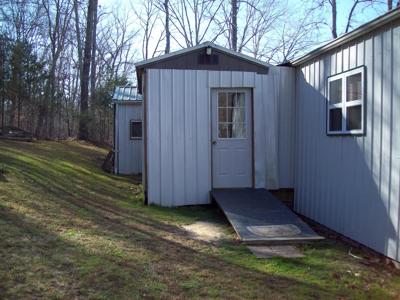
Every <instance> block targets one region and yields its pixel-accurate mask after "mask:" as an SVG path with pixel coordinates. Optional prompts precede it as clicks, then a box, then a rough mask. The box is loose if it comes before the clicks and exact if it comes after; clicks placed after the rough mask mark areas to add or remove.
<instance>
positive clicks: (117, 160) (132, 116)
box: [112, 86, 143, 175]
mask: <svg viewBox="0 0 400 300" xmlns="http://www.w3.org/2000/svg"><path fill="white" fill-rule="evenodd" d="M112 101H113V104H114V149H113V151H114V173H116V174H124V175H132V174H140V173H142V165H143V159H142V156H143V141H142V121H143V118H142V115H143V113H142V97H141V95H139V94H137V89H136V87H135V86H117V87H116V88H115V91H114V95H113V99H112Z"/></svg>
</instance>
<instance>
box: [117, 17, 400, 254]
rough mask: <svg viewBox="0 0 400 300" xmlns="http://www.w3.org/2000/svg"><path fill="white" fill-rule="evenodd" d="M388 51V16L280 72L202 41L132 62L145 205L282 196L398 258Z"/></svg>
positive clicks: (398, 141) (397, 110) (395, 135)
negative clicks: (223, 194) (236, 193)
mask: <svg viewBox="0 0 400 300" xmlns="http://www.w3.org/2000/svg"><path fill="white" fill-rule="evenodd" d="M399 52H400V10H399V9H397V10H394V11H391V12H389V13H387V14H386V15H384V16H382V17H380V18H378V19H376V20H374V21H372V22H370V23H368V24H366V25H363V26H362V27H360V28H359V29H357V30H355V31H353V32H351V33H349V34H346V35H344V36H342V37H340V38H338V39H336V40H334V41H332V42H330V43H329V44H327V45H325V46H323V47H321V48H319V49H317V50H315V51H313V52H311V53H309V54H307V55H305V56H304V57H302V58H300V59H298V60H296V61H294V62H293V63H292V66H291V67H283V66H272V65H268V64H266V63H263V62H261V61H258V60H255V59H253V58H250V57H247V56H245V55H242V54H238V53H235V52H232V51H230V50H228V49H225V48H222V47H219V46H216V45H214V44H212V43H204V44H201V45H199V46H196V47H193V48H189V49H184V50H181V51H178V52H175V53H171V54H167V55H164V56H161V57H158V58H154V59H150V60H146V61H143V62H140V63H138V64H137V65H136V70H137V78H138V86H139V88H138V89H139V93H140V94H142V95H143V169H142V171H143V175H144V176H143V180H144V186H145V191H146V201H147V203H154V204H158V205H163V206H178V205H192V204H204V203H209V202H210V191H211V190H212V189H215V188H266V189H282V188H292V189H294V196H295V210H296V211H297V212H298V213H300V214H302V215H305V216H307V217H309V218H311V219H314V220H315V221H317V222H319V223H321V224H324V225H326V226H328V227H330V228H332V229H333V230H335V231H337V232H339V233H341V234H344V235H346V236H348V237H350V238H352V239H354V240H356V241H358V242H360V243H362V244H364V245H366V246H368V247H371V248H373V249H374V250H376V251H378V252H381V253H383V254H385V255H387V256H389V257H391V258H393V259H396V260H400V230H399V227H400V224H399V222H400V218H399V214H400V205H399V202H400V201H399V199H400V123H399V122H398V120H397V117H398V116H400V88H399V87H398V84H397V83H398V82H399V79H400V78H399V76H400V53H399ZM124 126H125V125H124ZM124 138H125V139H126V138H127V136H126V135H125V137H124Z"/></svg>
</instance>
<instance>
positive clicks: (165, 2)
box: [154, 0, 171, 53]
mask: <svg viewBox="0 0 400 300" xmlns="http://www.w3.org/2000/svg"><path fill="white" fill-rule="evenodd" d="M154 3H155V5H156V6H157V8H158V9H159V10H160V11H162V12H163V13H164V29H165V50H164V52H165V53H169V52H170V51H171V30H170V18H171V17H170V3H171V2H170V0H156V1H155V2H154Z"/></svg>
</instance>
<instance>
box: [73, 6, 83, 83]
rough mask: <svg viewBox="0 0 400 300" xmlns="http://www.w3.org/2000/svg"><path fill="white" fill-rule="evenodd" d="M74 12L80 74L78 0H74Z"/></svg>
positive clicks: (80, 54) (80, 53) (80, 71)
mask: <svg viewBox="0 0 400 300" xmlns="http://www.w3.org/2000/svg"><path fill="white" fill-rule="evenodd" d="M74 13H75V31H76V40H77V42H76V46H77V48H78V49H77V50H78V65H79V76H82V74H81V73H82V43H81V32H80V29H79V26H80V24H79V13H78V0H74Z"/></svg>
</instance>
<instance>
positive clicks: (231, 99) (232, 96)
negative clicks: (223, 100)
mask: <svg viewBox="0 0 400 300" xmlns="http://www.w3.org/2000/svg"><path fill="white" fill-rule="evenodd" d="M235 102H236V93H228V106H229V107H233V106H234V103H235Z"/></svg>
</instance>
